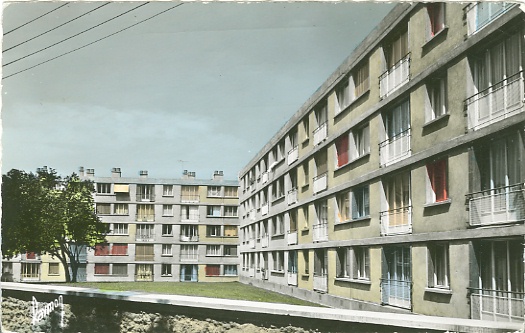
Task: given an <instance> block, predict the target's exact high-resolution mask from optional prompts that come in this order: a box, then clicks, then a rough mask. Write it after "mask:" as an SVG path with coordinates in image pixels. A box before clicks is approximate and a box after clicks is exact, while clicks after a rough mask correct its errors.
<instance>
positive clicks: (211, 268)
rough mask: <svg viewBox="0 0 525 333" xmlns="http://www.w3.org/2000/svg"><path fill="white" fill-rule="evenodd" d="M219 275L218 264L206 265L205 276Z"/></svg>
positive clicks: (219, 268) (219, 267)
mask: <svg viewBox="0 0 525 333" xmlns="http://www.w3.org/2000/svg"><path fill="white" fill-rule="evenodd" d="M219 275H221V266H220V265H206V276H219Z"/></svg>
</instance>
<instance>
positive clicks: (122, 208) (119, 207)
mask: <svg viewBox="0 0 525 333" xmlns="http://www.w3.org/2000/svg"><path fill="white" fill-rule="evenodd" d="M113 211H114V213H115V215H128V214H129V211H128V204H115V205H114V210H113Z"/></svg>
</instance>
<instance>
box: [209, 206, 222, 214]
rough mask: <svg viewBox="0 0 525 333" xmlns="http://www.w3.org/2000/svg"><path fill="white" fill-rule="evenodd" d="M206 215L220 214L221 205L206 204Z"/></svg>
mask: <svg viewBox="0 0 525 333" xmlns="http://www.w3.org/2000/svg"><path fill="white" fill-rule="evenodd" d="M207 212H208V213H207V215H208V216H211V217H220V216H221V206H208V209H207Z"/></svg>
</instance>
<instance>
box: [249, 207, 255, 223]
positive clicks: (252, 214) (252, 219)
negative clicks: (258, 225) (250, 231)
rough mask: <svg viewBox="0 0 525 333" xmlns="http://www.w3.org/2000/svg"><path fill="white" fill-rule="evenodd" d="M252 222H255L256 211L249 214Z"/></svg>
mask: <svg viewBox="0 0 525 333" xmlns="http://www.w3.org/2000/svg"><path fill="white" fill-rule="evenodd" d="M248 216H249V217H250V220H251V221H255V209H252V210H250V213H249V214H248Z"/></svg>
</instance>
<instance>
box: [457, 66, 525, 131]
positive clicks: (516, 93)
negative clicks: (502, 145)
mask: <svg viewBox="0 0 525 333" xmlns="http://www.w3.org/2000/svg"><path fill="white" fill-rule="evenodd" d="M524 91H525V90H524V84H523V71H521V72H518V73H516V74H514V75H512V76H510V77H508V78H506V79H505V80H503V81H501V82H498V83H497V84H495V85H493V86H491V87H488V88H487V89H485V90H483V91H480V92H479V93H477V94H476V95H473V96H471V97H469V98H467V100H466V101H465V104H466V107H467V114H468V128H469V130H472V131H475V130H479V129H481V128H483V127H485V126H488V125H491V124H494V123H496V122H498V121H501V120H503V119H506V118H509V117H511V116H513V115H515V114H518V113H520V112H523V95H524Z"/></svg>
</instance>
